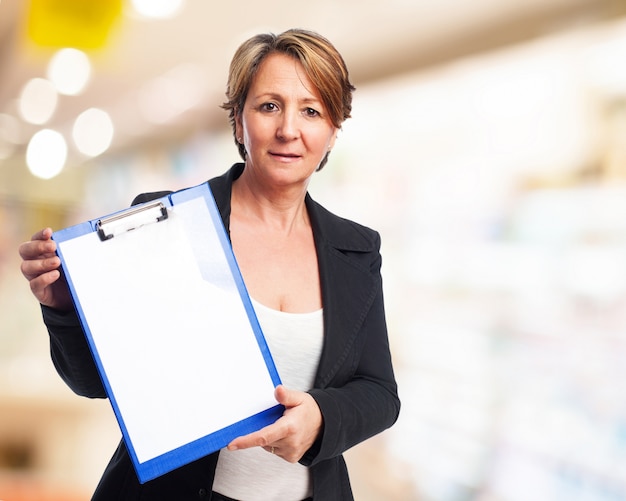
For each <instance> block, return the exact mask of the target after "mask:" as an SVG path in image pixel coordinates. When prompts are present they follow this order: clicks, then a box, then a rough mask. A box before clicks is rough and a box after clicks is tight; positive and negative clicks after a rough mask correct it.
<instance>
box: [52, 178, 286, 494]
mask: <svg viewBox="0 0 626 501" xmlns="http://www.w3.org/2000/svg"><path fill="white" fill-rule="evenodd" d="M52 238H53V239H54V240H55V241H56V242H57V253H58V255H59V257H60V258H61V266H62V270H63V273H64V274H65V277H66V279H67V282H68V284H69V288H70V292H71V294H72V298H73V300H74V305H75V307H76V311H77V312H78V316H79V318H80V321H81V324H82V327H83V330H84V331H85V335H86V337H87V340H88V342H89V345H90V348H91V350H92V354H93V357H94V360H95V363H96V365H97V367H98V370H99V373H100V376H101V378H102V382H103V384H104V387H105V389H106V392H107V395H108V397H109V400H110V402H111V405H112V407H113V410H114V412H115V416H116V418H117V421H118V423H119V426H120V429H121V431H122V435H123V437H124V440H125V442H126V446H127V448H128V451H129V454H130V457H131V459H132V461H133V464H134V467H135V469H136V472H137V476H138V478H139V480H140V482H142V483H144V482H146V481H148V480H151V479H154V478H156V477H158V476H160V475H163V474H164V473H167V472H169V471H171V470H174V469H176V468H178V467H180V466H183V465H185V464H187V463H189V462H191V461H194V460H196V459H199V458H201V457H203V456H206V455H208V454H211V453H213V452H215V451H217V450H219V449H221V448H223V447H224V446H226V445H227V444H228V443H229V442H230V441H231V440H232V439H234V438H236V437H238V436H241V435H245V434H247V433H251V432H253V431H256V430H259V429H261V428H262V427H264V426H267V425H269V424H271V423H273V422H275V421H276V419H278V418H279V417H280V416H281V415H282V413H283V410H284V408H283V407H282V406H281V405H278V404H277V403H276V401H275V399H274V396H273V391H274V388H275V387H276V386H277V385H279V384H280V377H279V375H278V372H277V370H276V367H275V366H274V362H273V360H272V357H271V354H270V351H269V348H268V346H267V344H266V341H265V338H264V336H263V333H262V331H261V328H260V326H259V323H258V321H257V318H256V315H255V312H254V308H253V306H252V303H251V300H250V297H249V296H248V293H247V290H246V287H245V284H244V281H243V279H242V276H241V273H240V271H239V267H238V266H237V262H236V260H235V256H234V254H233V252H232V248H231V245H230V241H229V239H228V236H227V233H226V230H225V228H224V225H223V223H222V220H221V217H220V214H219V211H218V209H217V206H216V204H215V200H214V198H213V195H212V193H211V190H210V187H209V185H208V183H204V184H201V185H199V186H195V187H192V188H188V189H185V190H181V191H178V192H174V193H172V194H170V195H168V196H166V197H163V198H159V199H157V200H154V201H152V202H147V203H145V204H141V205H137V206H133V207H131V208H130V209H126V210H123V211H119V212H116V213H113V214H111V215H108V216H106V217H103V218H99V219H94V220H91V221H87V222H84V223H82V224H78V225H75V226H71V227H69V228H66V229H63V230H60V231H57V232H55V233H54V234H53V236H52Z"/></svg>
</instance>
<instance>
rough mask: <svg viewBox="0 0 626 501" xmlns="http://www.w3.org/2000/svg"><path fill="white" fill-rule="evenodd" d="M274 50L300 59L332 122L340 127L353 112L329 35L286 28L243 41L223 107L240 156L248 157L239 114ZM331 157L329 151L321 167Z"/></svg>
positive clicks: (347, 82)
mask: <svg viewBox="0 0 626 501" xmlns="http://www.w3.org/2000/svg"><path fill="white" fill-rule="evenodd" d="M273 53H281V54H287V55H289V56H291V57H293V58H295V59H296V60H297V61H299V62H300V63H301V64H302V66H303V68H304V71H305V72H306V74H307V76H308V77H309V78H310V79H311V82H313V85H315V87H316V88H317V90H318V91H319V93H320V96H321V98H322V101H323V103H324V106H325V107H326V111H327V112H328V116H329V118H330V121H331V122H332V124H333V125H334V126H335V127H337V128H340V127H341V124H342V123H343V121H344V120H346V119H347V118H350V113H351V111H352V92H353V91H354V90H355V87H354V86H353V85H352V84H351V83H350V78H349V75H348V69H347V67H346V63H345V62H344V60H343V57H341V54H339V52H338V51H337V49H335V47H334V46H333V44H331V43H330V42H329V41H328V40H327V39H326V38H324V37H323V36H321V35H319V34H318V33H315V32H313V31H307V30H302V29H291V30H287V31H285V32H283V33H281V34H279V35H274V34H273V33H267V34H259V35H255V36H253V37H252V38H250V39H248V40H246V41H245V42H243V43H242V44H241V45H240V46H239V48H238V49H237V51H236V52H235V55H234V56H233V59H232V61H231V63H230V69H229V72H228V83H227V86H226V98H227V101H226V102H225V103H224V104H223V105H222V108H224V109H225V110H227V111H228V112H229V120H230V124H231V127H232V129H233V135H234V136H235V143H236V144H237V148H238V149H239V155H240V156H241V158H243V159H244V160H245V158H246V150H245V147H244V146H243V145H242V144H240V143H239V141H237V137H236V134H237V133H236V117H237V115H238V114H239V113H241V110H243V107H244V104H245V102H246V98H247V96H248V91H249V90H250V87H251V85H252V81H253V79H254V77H255V76H256V73H257V71H258V69H259V67H260V66H261V63H262V62H263V61H264V60H265V58H266V57H267V56H268V55H270V54H273ZM327 160H328V154H327V155H326V156H325V157H324V159H323V160H322V162H320V165H319V167H318V170H319V169H321V168H322V167H323V166H324V165H325V164H326V161H327Z"/></svg>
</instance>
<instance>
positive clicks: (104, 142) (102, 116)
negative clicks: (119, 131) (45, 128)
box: [72, 108, 114, 157]
mask: <svg viewBox="0 0 626 501" xmlns="http://www.w3.org/2000/svg"><path fill="white" fill-rule="evenodd" d="M113 132H114V127H113V121H112V120H111V117H110V116H109V114H108V113H107V112H106V111H103V110H99V109H98V108H89V109H88V110H85V111H83V112H82V113H81V114H80V115H79V116H78V118H77V119H76V121H75V122H74V127H73V128H72V137H73V138H74V143H75V144H76V148H78V151H80V152H81V153H83V154H84V155H88V156H90V157H95V156H98V155H100V154H102V153H104V152H105V151H106V150H107V149H108V148H109V146H111V141H112V140H113Z"/></svg>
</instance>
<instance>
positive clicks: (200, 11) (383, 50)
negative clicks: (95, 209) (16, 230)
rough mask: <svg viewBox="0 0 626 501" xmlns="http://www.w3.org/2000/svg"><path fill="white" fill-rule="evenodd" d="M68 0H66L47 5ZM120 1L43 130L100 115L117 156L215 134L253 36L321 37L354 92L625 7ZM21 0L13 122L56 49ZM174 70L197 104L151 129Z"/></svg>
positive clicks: (556, 2) (12, 14) (7, 40)
mask: <svg viewBox="0 0 626 501" xmlns="http://www.w3.org/2000/svg"><path fill="white" fill-rule="evenodd" d="M64 1H69V0H48V3H49V4H50V3H52V4H54V3H55V2H56V4H57V5H60V4H61V3H62V2H64ZM76 2H77V0H72V1H71V2H69V3H76ZM127 3H128V4H129V5H125V7H124V11H125V14H124V15H122V16H121V17H120V18H119V20H118V21H117V23H116V24H115V25H114V27H113V29H112V30H111V32H110V34H109V36H108V42H107V44H106V46H105V47H104V48H102V49H99V50H93V51H91V52H89V54H90V56H91V57H92V64H93V72H92V79H91V81H90V83H89V85H88V87H87V88H86V90H85V91H84V92H83V93H82V94H81V95H79V96H71V97H69V96H62V97H61V99H60V101H59V103H58V107H57V110H56V112H55V114H54V115H53V117H52V119H51V120H50V121H49V122H48V123H46V124H45V125H44V126H45V127H48V128H53V129H56V130H58V131H60V132H62V133H66V132H68V131H69V130H70V127H71V124H72V122H73V120H74V119H75V118H76V117H77V116H78V114H79V113H80V112H82V111H84V110H85V109H87V108H90V107H99V108H102V109H104V110H106V111H108V112H109V113H110V114H111V116H112V119H113V122H114V124H115V127H116V133H115V136H114V140H113V144H112V150H113V151H115V150H120V149H123V148H131V147H136V146H138V145H139V144H141V143H146V142H149V141H164V140H176V139H178V138H180V137H184V136H185V135H187V134H189V133H190V132H191V131H192V130H194V129H198V128H199V127H200V128H218V127H220V128H223V127H225V126H226V120H225V116H224V112H223V110H221V109H220V108H219V105H220V104H221V103H222V101H223V93H224V86H225V79H226V71H227V67H228V62H229V59H230V57H231V55H232V54H233V52H234V50H235V48H236V47H237V45H238V44H239V43H241V42H242V41H243V40H244V39H245V38H247V37H248V36H250V35H251V34H254V33H257V32H261V31H274V32H279V31H282V30H284V29H287V28H289V27H302V28H308V29H313V30H316V31H319V32H320V33H322V34H324V35H326V36H327V37H328V38H329V39H330V40H331V41H333V43H334V44H335V45H336V46H337V48H338V49H339V50H340V52H341V53H342V54H343V55H344V58H345V59H346V62H347V64H348V67H349V68H350V71H351V75H352V80H353V82H354V83H355V85H356V86H357V87H359V85H363V84H365V83H367V82H371V81H374V80H377V79H381V78H385V77H387V76H390V75H394V74H398V73H402V72H407V71H414V70H419V69H423V68H427V67H429V66H432V65H437V64H441V63H444V62H446V61H450V60H453V59H455V58H459V57H463V56H466V55H470V54H474V53H478V52H483V51H488V50H492V49H496V48H499V47H502V46H504V45H507V44H512V43H517V42H521V41H524V40H528V39H531V38H534V37H539V36H543V35H546V34H548V33H553V32H556V31H559V30H564V29H568V28H571V27H573V26H577V25H581V24H591V23H594V22H598V21H602V20H605V19H608V18H611V17H617V16H621V15H623V14H624V12H625V11H626V3H625V2H624V1H623V0H514V1H511V2H502V1H501V0H387V1H382V0H380V1H376V0H317V1H316V2H310V1H299V0H290V1H285V0H268V1H266V2H255V1H248V2H243V3H242V2H220V3H219V5H216V3H214V2H210V1H205V0H187V1H186V2H185V3H184V4H183V8H182V9H181V11H180V12H179V14H178V16H176V17H175V18H173V19H168V20H147V19H145V18H140V17H139V16H137V15H136V14H135V15H133V12H132V8H131V7H130V0H127ZM29 4H30V2H27V1H24V0H0V75H1V78H0V113H7V114H9V115H12V116H15V117H17V118H19V114H18V113H17V109H16V98H18V96H19V94H20V91H21V88H22V86H23V85H24V84H25V82H26V81H27V80H28V79H30V78H33V77H45V76H46V67H47V64H48V61H49V58H50V56H51V55H52V54H53V52H54V49H53V48H50V47H37V46H35V45H34V44H33V43H30V42H28V41H27V40H26V37H25V35H24V32H25V25H26V20H27V16H28V13H29ZM182 63H193V64H197V66H195V68H196V70H195V71H196V72H195V73H194V75H195V78H196V83H197V84H198V83H199V84H200V86H201V89H202V95H201V100H200V101H198V102H197V103H196V104H195V105H194V106H193V107H192V108H191V109H189V110H187V111H186V112H185V113H183V114H181V115H180V116H178V117H177V118H176V119H173V120H170V121H168V122H167V123H162V124H160V125H155V124H150V123H149V122H148V121H146V120H145V118H143V117H142V115H141V113H140V110H139V106H138V103H139V91H140V90H141V89H142V88H143V87H145V85H147V84H148V83H149V82H152V81H154V79H156V78H157V77H159V76H162V75H163V74H165V73H166V72H168V71H170V70H172V68H175V67H177V66H179V65H181V64H182ZM41 127H42V126H38V127H35V126H31V125H27V124H25V123H23V122H21V121H20V135H19V137H20V142H21V143H22V144H20V145H18V147H17V148H16V149H15V153H14V155H13V156H12V157H11V158H9V159H5V160H4V161H2V160H0V179H2V176H1V174H2V173H1V171H2V169H3V165H5V166H6V165H7V164H8V163H10V164H11V165H16V164H20V163H21V164H22V165H23V164H24V160H23V157H24V151H25V146H26V143H27V141H28V139H29V138H30V137H31V136H32V134H33V133H34V132H35V131H36V130H37V129H38V128H41ZM1 133H2V131H1V130H0V134H1ZM1 139H2V138H1V137H0V140H1ZM71 158H72V157H71V155H70V160H71ZM73 158H74V161H78V160H79V157H77V156H76V155H74V157H73Z"/></svg>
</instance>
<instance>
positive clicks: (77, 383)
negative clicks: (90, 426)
mask: <svg viewBox="0 0 626 501" xmlns="http://www.w3.org/2000/svg"><path fill="white" fill-rule="evenodd" d="M41 310H42V314H43V320H44V323H45V324H46V327H47V328H48V334H49V335H50V355H51V357H52V363H53V364H54V367H55V369H56V371H57V372H58V374H59V376H61V379H63V381H65V383H66V384H67V385H68V386H69V387H70V388H71V390H72V391H73V392H74V393H76V394H78V395H81V396H83V397H89V398H106V396H107V395H106V392H105V390H104V385H103V384H102V379H101V378H100V374H99V373H98V369H97V368H96V363H95V361H94V359H93V356H92V354H91V349H90V348H89V343H88V342H87V338H86V337H85V333H84V332H83V328H82V327H81V325H80V320H79V319H78V315H77V314H76V312H75V311H74V310H72V311H68V312H62V311H58V310H55V309H52V308H49V307H47V306H42V307H41Z"/></svg>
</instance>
